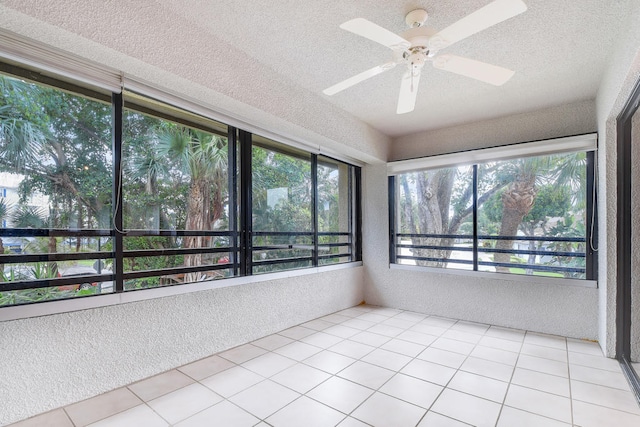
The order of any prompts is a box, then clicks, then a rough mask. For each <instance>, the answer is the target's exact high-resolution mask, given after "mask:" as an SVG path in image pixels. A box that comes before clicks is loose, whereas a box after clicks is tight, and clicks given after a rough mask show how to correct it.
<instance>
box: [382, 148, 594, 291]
mask: <svg viewBox="0 0 640 427" xmlns="http://www.w3.org/2000/svg"><path fill="white" fill-rule="evenodd" d="M593 165H594V152H593V151H588V152H586V151H579V152H570V153H559V154H549V155H543V156H527V157H521V158H515V159H508V160H497V161H485V162H481V163H476V164H472V165H465V166H456V167H448V168H434V169H426V170H421V171H417V172H405V173H399V174H396V175H393V176H391V177H390V191H392V196H393V197H392V199H393V202H392V203H393V207H392V208H391V209H390V214H391V226H392V230H391V238H392V241H391V262H392V263H397V264H404V265H415V266H426V267H437V268H446V269H462V270H472V271H486V272H497V273H507V274H515V275H528V276H536V277H555V278H573V279H591V280H593V279H595V262H596V259H595V256H594V249H595V236H594V231H595V229H594V226H595V222H594V219H595V218H594V214H595V210H594V202H595V195H594V193H593V191H594V185H593V177H594V170H593Z"/></svg>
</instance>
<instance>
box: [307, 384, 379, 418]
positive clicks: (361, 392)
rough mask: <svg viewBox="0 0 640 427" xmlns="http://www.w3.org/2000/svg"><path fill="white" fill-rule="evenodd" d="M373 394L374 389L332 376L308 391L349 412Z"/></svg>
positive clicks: (325, 402)
mask: <svg viewBox="0 0 640 427" xmlns="http://www.w3.org/2000/svg"><path fill="white" fill-rule="evenodd" d="M372 394H373V390H371V389H369V388H367V387H364V386H361V385H358V384H355V383H353V382H351V381H347V380H344V379H342V378H339V377H331V378H329V379H328V380H327V381H325V382H323V383H322V384H320V385H319V386H318V387H316V388H314V389H313V390H311V391H310V392H309V393H307V396H309V397H310V398H312V399H315V400H317V401H318V402H321V403H324V404H325V405H328V406H331V407H332V408H334V409H337V410H338V411H340V412H343V413H345V414H349V413H351V411H353V410H354V409H355V408H356V407H358V405H360V404H361V403H362V402H364V401H365V400H366V399H367V398H368V397H369V396H371V395H372Z"/></svg>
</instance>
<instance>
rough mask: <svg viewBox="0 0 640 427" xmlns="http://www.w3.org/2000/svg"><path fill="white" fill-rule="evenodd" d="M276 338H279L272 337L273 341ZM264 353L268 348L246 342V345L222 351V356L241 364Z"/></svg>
mask: <svg viewBox="0 0 640 427" xmlns="http://www.w3.org/2000/svg"><path fill="white" fill-rule="evenodd" d="M275 340H277V338H275V337H274V338H272V340H271V341H272V342H274V341H275ZM269 350H271V349H269ZM264 353H266V350H265V349H264V348H262V347H258V346H255V345H253V344H244V345H239V346H238V347H234V348H232V349H230V350H227V351H223V352H222V353H220V356H221V357H224V358H225V359H227V360H229V361H231V362H233V363H236V364H238V365H240V364H242V363H244V362H246V361H248V360H251V359H254V358H256V357H258V356H260V355H262V354H264Z"/></svg>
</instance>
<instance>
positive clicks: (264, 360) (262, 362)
mask: <svg viewBox="0 0 640 427" xmlns="http://www.w3.org/2000/svg"><path fill="white" fill-rule="evenodd" d="M295 364H296V361H295V360H292V359H289V358H288V357H284V356H281V355H279V354H276V353H266V354H263V355H262V356H258V357H256V358H255V359H251V360H249V361H248V362H246V363H243V364H242V366H243V367H244V368H246V369H249V370H250V371H253V372H255V373H256V374H258V375H262V376H263V377H265V378H269V377H270V376H272V375H275V374H277V373H278V372H280V371H284V370H285V369H287V368H288V367H289V366H293V365H295Z"/></svg>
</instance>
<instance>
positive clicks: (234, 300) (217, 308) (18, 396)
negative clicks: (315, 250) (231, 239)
mask: <svg viewBox="0 0 640 427" xmlns="http://www.w3.org/2000/svg"><path fill="white" fill-rule="evenodd" d="M362 299H363V290H362V267H356V268H347V269H341V270H334V271H328V272H323V273H321V274H310V275H304V276H298V277H296V278H289V279H283V280H272V281H266V282H259V283H249V284H244V285H241V286H232V287H226V288H220V289H215V290H210V291H201V292H194V293H190V294H183V295H177V296H171V297H165V298H158V299H153V300H147V301H141V302H135V303H128V304H120V305H115V306H109V307H102V308H96V309H91V310H84V311H77V312H71V313H64V314H57V315H52V316H44V317H37V318H30V319H24V320H15V321H9V322H0V337H2V339H1V342H2V345H1V346H0V360H1V361H2V363H0V378H1V379H2V380H1V384H2V386H1V387H0V425H4V424H7V423H10V422H13V421H17V420H20V419H23V418H26V417H28V416H32V415H35V414H37V413H40V412H44V411H47V410H50V409H53V408H57V407H60V406H63V405H67V404H70V403H73V402H76V401H79V400H82V399H85V398H88V397H91V396H94V395H97V394H100V393H104V392H106V391H109V390H111V389H114V388H117V387H121V386H123V385H126V384H129V383H131V382H134V381H138V380H140V379H142V378H145V377H148V376H151V375H155V374H158V373H160V372H163V371H166V370H169V369H172V368H175V367H176V366H180V365H183V364H186V363H189V362H192V361H194V360H198V359H201V358H203V357H206V356H209V355H211V354H213V353H216V352H219V351H222V350H225V349H228V348H231V347H234V346H237V345H239V344H243V343H246V342H249V341H253V340H255V339H257V338H260V337H263V336H265V335H268V334H271V333H274V332H277V331H280V330H282V329H286V328H288V327H290V326H294V325H297V324H300V323H302V322H306V321H308V320H311V319H314V318H317V317H320V316H324V315H326V314H329V313H333V312H335V311H338V310H342V309H344V308H347V307H352V306H354V305H357V304H359V303H361V302H362Z"/></svg>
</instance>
